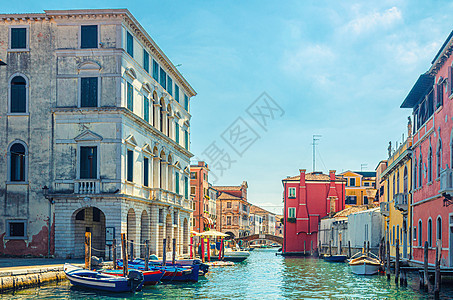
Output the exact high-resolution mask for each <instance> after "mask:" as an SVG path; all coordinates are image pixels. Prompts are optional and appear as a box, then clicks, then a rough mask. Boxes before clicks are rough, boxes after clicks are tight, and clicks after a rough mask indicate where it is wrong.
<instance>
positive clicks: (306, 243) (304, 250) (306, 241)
mask: <svg viewBox="0 0 453 300" xmlns="http://www.w3.org/2000/svg"><path fill="white" fill-rule="evenodd" d="M306 242H307V241H304V255H305V254H306V253H305V249H306V245H307V243H306Z"/></svg>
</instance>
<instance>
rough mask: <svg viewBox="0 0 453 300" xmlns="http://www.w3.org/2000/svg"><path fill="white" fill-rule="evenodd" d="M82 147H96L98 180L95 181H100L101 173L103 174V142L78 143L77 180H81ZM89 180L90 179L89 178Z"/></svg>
mask: <svg viewBox="0 0 453 300" xmlns="http://www.w3.org/2000/svg"><path fill="white" fill-rule="evenodd" d="M81 147H96V178H93V179H100V172H101V170H100V169H101V155H100V153H101V142H100V141H79V142H77V161H76V165H77V170H76V179H81V178H80V163H81V158H80V154H81V150H80V148H81ZM87 179H88V178H87Z"/></svg>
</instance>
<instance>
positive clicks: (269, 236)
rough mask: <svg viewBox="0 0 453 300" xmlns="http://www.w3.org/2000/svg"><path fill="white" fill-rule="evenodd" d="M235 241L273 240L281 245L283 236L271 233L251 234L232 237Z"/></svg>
mask: <svg viewBox="0 0 453 300" xmlns="http://www.w3.org/2000/svg"><path fill="white" fill-rule="evenodd" d="M234 240H235V241H236V242H239V241H243V242H247V243H251V242H253V241H257V240H268V241H272V242H275V243H277V244H280V245H283V238H282V237H280V236H276V235H272V234H251V235H247V236H243V237H238V238H235V239H234Z"/></svg>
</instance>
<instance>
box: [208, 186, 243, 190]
mask: <svg viewBox="0 0 453 300" xmlns="http://www.w3.org/2000/svg"><path fill="white" fill-rule="evenodd" d="M213 188H215V189H216V190H218V191H240V190H241V188H242V186H213Z"/></svg>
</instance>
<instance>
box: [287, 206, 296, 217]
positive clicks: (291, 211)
mask: <svg viewBox="0 0 453 300" xmlns="http://www.w3.org/2000/svg"><path fill="white" fill-rule="evenodd" d="M295 217H296V208H295V207H289V208H288V218H295Z"/></svg>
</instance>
